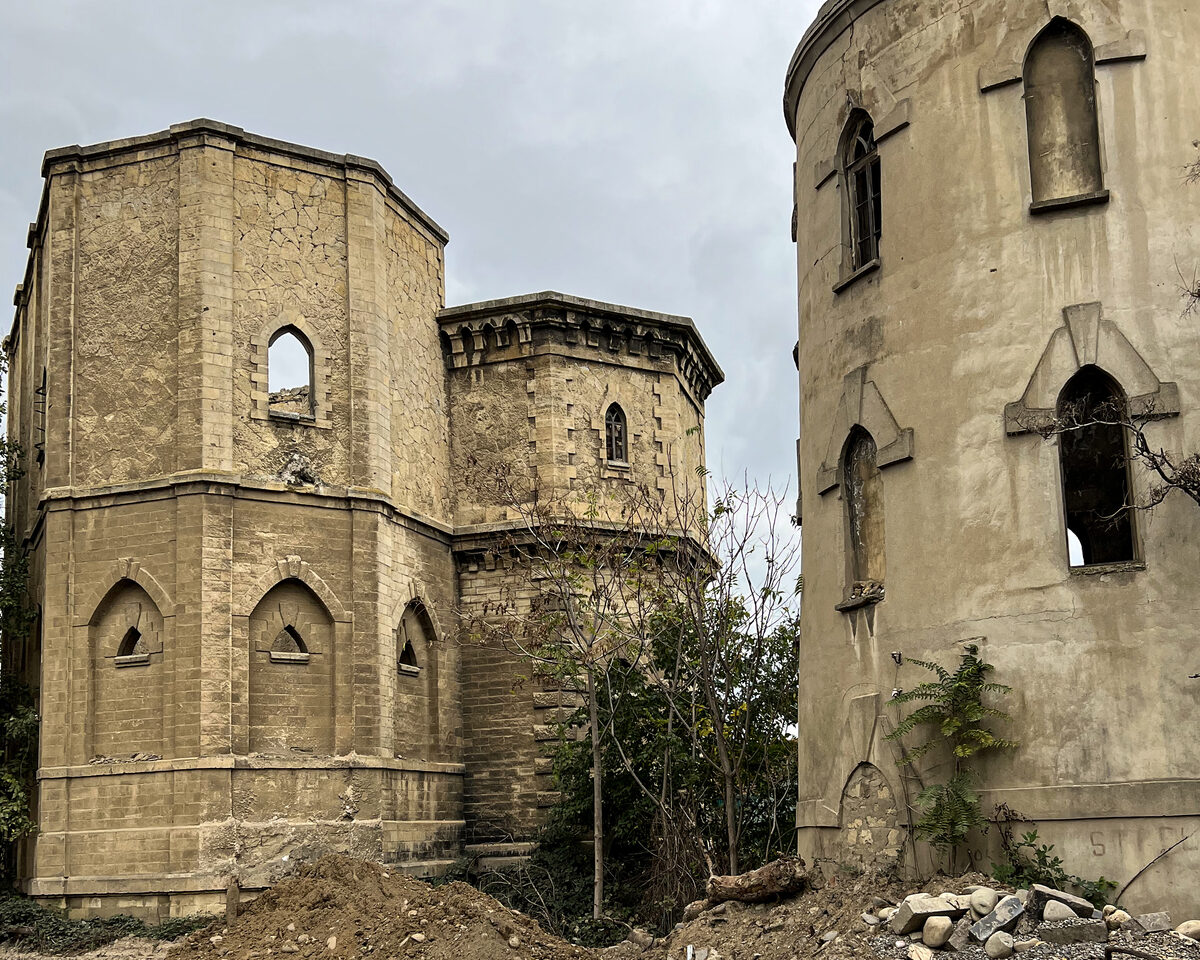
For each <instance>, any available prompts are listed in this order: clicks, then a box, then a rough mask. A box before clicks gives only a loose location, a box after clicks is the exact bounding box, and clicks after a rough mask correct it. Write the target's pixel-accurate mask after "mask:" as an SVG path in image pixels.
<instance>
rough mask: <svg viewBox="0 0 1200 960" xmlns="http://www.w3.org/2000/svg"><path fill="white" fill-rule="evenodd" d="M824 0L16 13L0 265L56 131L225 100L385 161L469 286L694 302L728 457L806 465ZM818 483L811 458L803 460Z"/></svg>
mask: <svg viewBox="0 0 1200 960" xmlns="http://www.w3.org/2000/svg"><path fill="white" fill-rule="evenodd" d="M816 5H817V4H816V0H801V2H793V3H786V2H783V0H736V2H735V0H725V2H715V0H691V2H685V0H671V2H667V0H658V2H652V3H650V2H646V0H608V2H603V3H601V2H591V0H587V2H584V0H471V2H466V0H439V2H433V0H419V2H418V0H401V2H388V3H385V2H357V3H336V4H335V3H315V2H308V3H297V2H286V3H284V2H263V0H260V2H244V0H243V2H227V0H221V2H207V3H162V2H139V3H133V2H119V0H118V2H113V0H110V2H108V3H105V4H103V5H99V4H89V3H82V2H79V3H70V2H46V3H37V4H14V3H10V4H5V5H4V7H3V11H2V12H0V64H2V66H0V70H2V71H3V79H4V82H3V86H2V88H0V89H2V90H3V91H4V93H3V95H2V96H0V124H2V125H3V129H4V130H5V131H6V134H5V136H4V137H3V138H0V168H2V169H3V174H4V175H3V177H2V178H0V271H2V275H0V280H3V281H4V282H6V283H7V284H8V287H9V289H11V287H12V285H14V284H16V283H17V282H19V281H20V279H21V273H22V270H23V266H24V260H25V250H24V236H25V224H26V223H27V222H28V221H29V220H31V219H32V218H33V217H34V215H35V214H36V205H37V199H38V196H39V192H40V182H39V178H38V173H39V170H38V168H39V165H40V160H41V154H42V152H43V151H44V150H46V149H48V148H51V147H55V146H61V145H63V144H68V143H76V142H78V143H86V142H91V141H97V140H108V139H113V138H115V137H121V136H128V135H132V134H138V133H146V132H150V131H152V130H157V129H161V128H163V127H165V126H167V125H169V124H170V123H173V122H178V121H182V120H187V119H191V118H193V117H197V116H209V117H213V118H215V119H218V120H223V121H225V122H228V123H233V124H237V125H239V126H242V127H245V128H246V129H248V130H253V131H255V132H257V133H262V134H265V135H268V136H275V137H280V138H283V139H287V140H294V141H298V142H301V143H306V144H310V145H312V146H317V147H321V148H325V149H330V150H336V151H339V152H350V153H358V154H362V155H366V156H370V157H374V158H375V159H377V160H379V161H380V162H381V163H382V164H383V165H384V166H385V167H386V168H387V169H388V171H389V172H390V173H391V174H392V176H393V177H394V178H395V180H396V182H397V183H398V184H399V185H400V187H401V188H402V189H403V190H404V191H405V192H406V193H408V194H409V195H410V196H412V197H413V199H414V200H416V202H417V203H419V204H420V205H421V206H422V207H423V208H424V209H425V210H426V211H427V212H428V213H429V214H430V215H431V216H433V217H434V218H435V219H436V220H438V222H440V223H441V224H442V225H443V226H445V227H446V228H447V229H448V230H449V231H450V234H451V237H452V240H451V244H450V246H449V248H448V250H447V298H448V300H449V301H450V302H451V303H454V302H464V301H467V300H472V299H480V298H488V297H499V296H507V295H511V294H517V293H525V292H529V291H533V290H540V289H547V288H549V289H560V290H564V291H566V292H569V293H576V294H580V295H583V296H589V297H595V298H598V299H603V300H612V301H616V302H618V303H627V304H632V305H637V306H644V307H648V308H652V309H658V310H665V311H670V312H675V313H683V314H687V315H690V316H692V317H694V318H695V320H696V322H697V324H698V325H699V327H700V329H701V331H702V332H703V334H704V336H705V338H706V340H707V341H708V343H709V346H710V347H711V348H712V350H713V352H714V354H716V356H717V358H718V360H719V361H720V362H721V364H722V366H723V367H724V369H725V371H726V374H727V376H728V380H727V382H726V383H725V384H724V385H723V386H721V387H720V388H719V389H718V390H717V391H716V392H715V393H714V395H713V397H712V399H711V400H710V402H709V408H708V412H709V419H708V424H707V429H706V434H707V440H708V446H709V460H710V466H711V467H712V468H713V469H714V470H715V471H716V472H718V473H721V472H724V473H728V474H730V475H732V476H734V477H737V478H740V477H741V475H742V474H743V472H748V473H749V474H750V475H751V476H754V477H758V478H760V479H763V480H765V478H766V476H767V475H768V474H770V475H773V476H774V477H775V478H776V479H777V480H778V479H782V478H786V477H787V476H788V475H790V474H792V473H794V470H795V464H794V438H795V432H796V381H795V370H794V368H793V367H792V363H791V356H790V351H791V347H792V343H793V342H794V341H795V328H796V322H795V295H794V285H795V267H794V262H793V255H794V248H793V247H792V245H791V243H790V242H789V238H788V218H789V214H790V210H791V186H790V170H791V161H792V153H791V143H790V141H789V139H788V136H787V132H786V129H785V127H784V123H783V118H782V114H781V111H780V106H779V104H780V97H781V94H782V85H783V74H784V71H785V69H786V67H787V62H788V59H789V57H790V56H791V52H792V50H793V48H794V47H795V44H796V42H797V41H798V40H799V38H800V35H801V33H802V32H803V30H804V27H805V26H806V25H807V23H808V22H809V21H810V20H811V19H812V16H813V15H814V14H815V9H816ZM793 486H794V482H793Z"/></svg>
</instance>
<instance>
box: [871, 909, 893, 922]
mask: <svg viewBox="0 0 1200 960" xmlns="http://www.w3.org/2000/svg"><path fill="white" fill-rule="evenodd" d="M895 913H896V908H895V907H880V908H879V909H878V910H877V911H875V916H877V917H878V918H879V919H880V920H882V921H883V922H884V923H887V921H889V920H891V919H892V916H893V915H894V914H895Z"/></svg>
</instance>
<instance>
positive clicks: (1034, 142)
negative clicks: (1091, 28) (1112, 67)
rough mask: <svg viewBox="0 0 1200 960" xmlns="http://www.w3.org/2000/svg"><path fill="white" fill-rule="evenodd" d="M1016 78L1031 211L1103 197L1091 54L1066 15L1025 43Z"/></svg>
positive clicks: (1088, 43) (1089, 44)
mask: <svg viewBox="0 0 1200 960" xmlns="http://www.w3.org/2000/svg"><path fill="white" fill-rule="evenodd" d="M1022 79H1023V80H1024V84H1025V122H1026V129H1027V131H1028V141H1029V176H1030V188H1031V192H1032V196H1033V206H1032V207H1031V210H1032V211H1034V212H1037V211H1038V210H1044V209H1051V208H1054V207H1061V206H1069V205H1073V204H1077V203H1093V202H1102V201H1104V200H1106V199H1107V198H1108V193H1107V191H1105V189H1104V182H1103V175H1102V173H1101V169H1100V124H1099V120H1098V118H1097V113H1096V70H1095V55H1094V52H1093V50H1092V42H1091V40H1089V39H1088V36H1087V34H1086V33H1084V32H1083V30H1082V29H1080V28H1079V27H1078V26H1076V25H1075V24H1074V23H1071V22H1070V21H1069V20H1064V19H1062V18H1061V17H1058V18H1055V19H1054V20H1052V21H1051V22H1050V23H1049V24H1048V25H1047V26H1046V28H1045V29H1044V30H1043V31H1042V32H1041V33H1040V34H1038V36H1037V37H1036V38H1035V39H1034V41H1033V43H1032V44H1031V45H1030V47H1029V52H1028V53H1027V54H1026V56H1025V66H1024V71H1023V77H1022Z"/></svg>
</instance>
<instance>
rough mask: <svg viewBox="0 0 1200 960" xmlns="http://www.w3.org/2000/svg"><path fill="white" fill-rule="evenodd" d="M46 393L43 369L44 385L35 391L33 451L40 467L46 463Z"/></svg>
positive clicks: (43, 368)
mask: <svg viewBox="0 0 1200 960" xmlns="http://www.w3.org/2000/svg"><path fill="white" fill-rule="evenodd" d="M46 393H47V391H46V368H45V367H42V383H41V385H40V386H39V387H38V388H37V389H36V390H34V391H33V414H34V439H33V449H34V459H35V460H36V461H37V465H38V466H39V467H40V466H42V465H43V464H44V463H45V462H46Z"/></svg>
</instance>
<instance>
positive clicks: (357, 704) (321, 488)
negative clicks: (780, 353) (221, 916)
mask: <svg viewBox="0 0 1200 960" xmlns="http://www.w3.org/2000/svg"><path fill="white" fill-rule="evenodd" d="M43 172H44V176H45V178H46V186H45V191H44V194H43V198H42V204H41V208H40V212H39V216H38V220H37V222H36V223H35V224H34V225H32V226H31V230H30V235H29V243H30V259H29V266H28V269H27V273H26V278H25V282H24V283H23V284H22V286H21V287H20V288H18V291H17V297H16V304H17V312H16V318H15V322H14V326H13V331H12V334H11V335H10V337H9V338H8V340H7V354H8V360H9V370H10V417H9V434H10V437H11V438H12V439H14V440H17V441H19V442H20V443H21V444H22V446H23V447H24V449H25V450H26V452H27V454H28V457H27V460H28V462H27V468H28V470H27V473H26V475H25V477H24V478H23V479H22V481H21V482H20V484H18V486H17V488H16V489H15V490H14V491H13V493H12V495H11V498H10V501H9V504H8V509H9V511H10V515H11V516H12V517H13V519H14V521H15V522H16V523H17V524H18V529H19V530H20V531H21V532H22V534H23V535H24V536H25V537H26V538H27V543H28V546H29V549H30V551H31V556H32V560H33V564H32V566H33V574H32V578H33V589H34V595H35V597H36V599H37V602H38V605H39V612H40V617H39V622H38V626H37V631H36V635H35V636H34V637H33V638H31V641H30V642H29V644H27V645H26V646H25V648H24V649H17V650H10V651H9V653H10V661H9V662H8V663H7V664H6V665H5V666H6V668H7V669H11V670H23V671H25V672H26V675H27V676H28V677H29V679H30V680H31V682H32V683H33V684H34V686H35V688H36V689H37V691H38V697H39V702H40V708H41V712H42V716H43V728H42V736H41V745H40V750H41V756H40V769H39V773H38V780H39V789H38V796H37V819H38V824H39V831H38V834H37V836H36V837H35V838H33V839H31V840H30V841H29V842H28V843H27V844H26V845H25V847H24V849H23V850H22V853H21V872H22V876H23V877H24V878H25V880H24V883H25V887H26V889H27V890H28V891H29V892H31V893H33V894H36V895H39V896H43V897H52V898H58V899H61V900H63V901H64V902H65V903H66V904H67V905H68V906H70V907H72V908H73V909H75V910H76V911H78V912H81V913H98V912H112V911H116V910H130V909H132V910H136V911H141V912H146V913H157V914H160V915H161V914H166V913H181V912H186V911H188V910H192V909H197V908H204V907H207V906H208V905H210V904H213V903H215V902H216V901H217V899H218V896H219V894H220V892H221V891H224V889H225V887H226V885H227V883H228V882H229V880H230V879H231V878H236V879H237V880H238V882H239V883H240V884H241V885H242V886H244V887H247V888H255V887H259V886H261V885H263V884H264V883H266V882H268V881H269V880H270V879H271V878H272V877H274V876H277V875H279V874H280V873H282V872H285V871H286V870H287V869H288V867H289V865H290V864H291V863H293V862H294V861H296V860H297V859H304V858H307V857H311V856H313V855H315V854H317V853H320V852H322V851H324V850H327V849H335V848H336V849H345V850H352V851H355V852H358V853H361V854H364V855H367V856H373V857H380V858H382V859H384V860H387V861H390V862H396V863H398V864H403V868H404V869H406V870H410V871H412V872H417V873H435V872H437V871H438V870H439V869H442V868H443V867H444V866H445V865H446V864H447V863H448V862H450V861H451V860H452V859H453V858H455V857H457V856H460V855H461V854H462V852H463V849H464V842H472V843H490V844H501V845H503V844H506V843H507V844H518V843H520V842H522V841H527V840H528V839H529V837H530V836H531V834H532V832H533V830H534V829H535V828H536V826H537V824H538V822H539V817H540V813H539V811H540V809H541V807H542V806H544V805H545V804H546V803H547V802H548V791H549V789H550V780H549V778H548V776H547V774H548V765H547V762H546V760H545V758H544V756H543V750H542V748H541V747H540V746H539V737H541V738H544V737H545V736H546V734H545V733H544V724H545V722H546V721H547V719H548V713H547V711H553V710H554V709H555V708H556V702H557V701H556V698H558V697H560V694H558V693H557V692H555V691H542V690H540V689H535V685H530V684H525V685H521V684H517V683H516V682H515V680H516V678H517V677H518V675H520V674H521V673H522V669H521V665H520V664H518V663H516V662H514V661H513V659H512V658H511V657H510V656H508V655H506V654H504V653H503V652H502V651H499V650H494V649H483V648H477V647H472V646H470V645H469V644H467V645H464V644H462V643H460V642H459V637H458V634H459V631H458V623H459V617H460V613H461V612H462V610H463V608H464V607H468V608H469V607H471V605H473V604H478V603H480V602H482V600H483V598H485V597H486V596H487V595H488V594H489V592H490V591H494V590H496V589H498V587H499V586H500V584H501V583H502V582H504V581H506V580H507V582H508V583H509V584H513V583H520V582H521V577H520V571H518V570H512V569H511V568H507V567H506V566H505V564H504V563H503V562H498V561H497V559H496V557H497V551H496V550H495V546H496V544H497V542H498V538H500V537H501V536H502V535H503V533H504V530H505V528H506V525H511V523H512V521H513V518H512V517H511V516H510V515H509V514H510V513H511V511H506V509H505V506H504V505H503V504H498V503H494V502H487V497H485V496H483V495H482V494H481V492H480V490H479V489H478V488H477V487H474V486H473V485H472V482H471V479H470V478H471V476H472V470H471V469H470V464H477V463H479V462H481V461H482V462H487V461H488V460H489V458H491V460H492V461H496V462H498V461H504V462H508V463H510V464H511V465H512V467H513V469H514V470H515V471H517V472H518V473H520V474H522V475H524V476H526V477H528V478H529V480H530V481H531V482H532V483H536V484H537V485H538V486H539V487H540V488H541V489H543V490H548V489H551V488H553V490H554V492H558V493H563V492H570V491H573V490H587V489H592V488H597V487H603V485H619V484H625V483H630V482H638V483H644V484H647V485H649V486H651V487H653V486H654V485H656V484H658V485H661V484H663V483H666V482H669V481H668V480H667V479H664V478H666V477H667V476H668V475H667V474H666V472H665V471H664V463H665V461H666V458H668V457H674V458H675V459H676V460H677V461H678V462H686V463H687V464H689V465H697V464H702V463H703V440H702V434H701V432H700V431H699V430H694V429H693V428H698V427H701V426H702V424H703V404H704V400H705V399H706V398H707V396H708V394H709V392H710V391H711V389H712V388H713V386H715V385H716V384H717V383H719V382H720V380H721V373H720V370H719V368H718V367H717V366H716V364H715V363H714V361H713V360H712V358H711V356H710V355H709V354H708V352H707V350H706V348H705V347H704V345H703V343H702V341H701V340H700V338H699V335H698V334H697V333H696V331H695V328H694V327H693V326H692V324H691V322H690V321H689V320H687V319H686V318H681V317H670V316H666V315H662V314H654V313H649V312H645V311H638V310H632V309H629V308H625V307H616V306H612V305H608V304H600V303H595V302H592V301H585V300H579V299H577V298H571V297H565V296H562V295H560V294H550V293H547V294H539V295H535V296H532V297H519V298H514V299H512V300H506V301H493V302H489V303H484V304H476V305H472V306H467V307H456V308H453V309H450V310H446V309H445V308H444V292H443V291H444V283H443V276H444V273H443V271H444V247H445V243H446V240H447V237H446V234H445V233H444V231H442V230H441V228H440V227H438V226H437V224H435V223H434V222H433V221H432V220H430V219H429V218H428V217H427V216H426V215H425V214H424V213H422V212H421V211H420V210H419V209H418V208H417V207H416V206H415V205H414V204H413V203H412V202H411V201H410V200H409V199H408V198H407V197H406V196H405V195H404V194H403V193H401V192H400V191H399V190H398V189H397V188H396V187H395V186H394V185H393V184H392V183H391V180H390V179H389V178H388V176H387V174H386V173H385V172H384V171H383V170H382V169H381V168H380V167H379V166H378V165H377V164H375V163H374V162H373V161H370V160H365V159H362V158H358V157H353V156H340V155H333V154H327V153H323V152H320V151H316V150H311V149H308V148H305V147H299V146H295V145H292V144H286V143H281V142H279V141H273V140H268V139H265V138H262V137H257V136H253V135H250V134H246V133H245V132H244V131H242V130H240V129H238V128H235V127H228V126H225V125H223V124H219V123H214V122H211V121H195V122H192V123H188V124H182V125H178V126H175V127H172V128H171V129H170V130H169V131H164V132H162V133H159V134H153V135H150V136H146V137H139V138H135V139H131V140H124V141H118V142H114V143H106V144H98V145H94V146H89V147H82V148H81V147H68V148H64V149H61V150H54V151H51V152H50V153H48V154H47V156H46V161H45V166H44V171H43ZM281 331H290V332H293V333H295V335H296V336H297V337H298V338H302V340H303V341H304V342H305V344H306V349H307V350H308V352H309V357H310V366H311V375H310V383H309V387H308V388H307V390H304V391H301V392H300V393H299V394H297V395H294V396H291V397H290V398H285V399H287V402H286V403H284V404H273V403H272V402H271V399H272V398H271V394H270V387H269V380H268V375H269V369H268V367H269V365H268V354H269V348H270V346H271V344H272V341H273V339H274V338H275V337H276V336H277V335H279V333H280V332H281ZM297 397H298V399H297ZM612 402H619V403H620V404H621V405H622V407H623V409H624V411H625V413H626V415H627V417H628V421H629V433H630V442H629V454H628V457H627V463H621V464H611V463H608V462H607V461H606V459H605V452H604V417H605V410H606V409H607V407H608V405H609V404H610V403H612ZM689 431H691V432H690V433H689ZM525 672H527V671H525ZM501 849H504V848H503V847H501Z"/></svg>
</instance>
